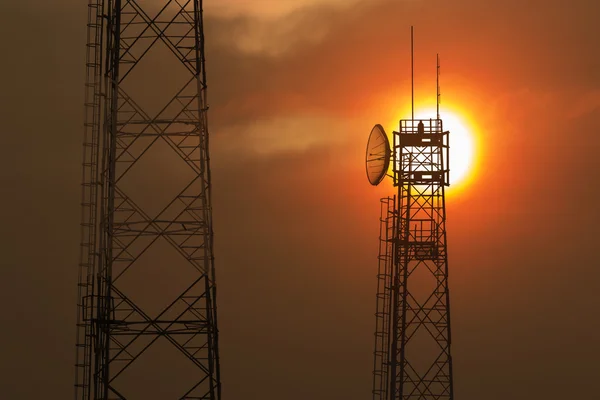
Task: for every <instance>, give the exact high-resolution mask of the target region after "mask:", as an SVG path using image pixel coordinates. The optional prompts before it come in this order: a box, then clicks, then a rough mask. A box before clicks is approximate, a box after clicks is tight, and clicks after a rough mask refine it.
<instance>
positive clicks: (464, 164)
mask: <svg viewBox="0 0 600 400" xmlns="http://www.w3.org/2000/svg"><path fill="white" fill-rule="evenodd" d="M436 113H437V111H436V109H435V107H434V108H418V109H416V110H415V119H429V118H435V116H436ZM402 118H404V119H410V111H408V115H403V117H402ZM440 118H441V120H442V124H443V129H444V131H450V136H449V143H450V155H449V161H450V187H449V188H448V192H455V191H456V190H457V189H462V188H464V187H466V186H467V184H468V183H469V182H470V181H471V179H472V178H473V175H474V172H475V163H476V147H477V146H476V144H477V143H476V140H475V139H476V137H475V132H474V131H475V129H474V127H473V125H474V124H473V123H472V122H471V121H469V120H468V118H465V117H461V114H460V113H459V112H457V111H455V110H453V109H447V108H444V109H442V110H441V111H440ZM396 124H397V122H396ZM397 129H398V128H395V130H397Z"/></svg>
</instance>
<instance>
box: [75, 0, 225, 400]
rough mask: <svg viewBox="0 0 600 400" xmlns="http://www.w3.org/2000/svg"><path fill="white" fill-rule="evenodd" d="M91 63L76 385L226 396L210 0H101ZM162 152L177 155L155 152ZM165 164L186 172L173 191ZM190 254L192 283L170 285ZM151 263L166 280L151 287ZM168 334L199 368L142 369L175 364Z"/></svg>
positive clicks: (90, 389)
mask: <svg viewBox="0 0 600 400" xmlns="http://www.w3.org/2000/svg"><path fill="white" fill-rule="evenodd" d="M153 52H154V58H152V57H151V55H150V54H151V53H153ZM156 55H158V59H159V60H163V59H164V60H170V62H172V63H174V64H177V65H179V69H178V70H176V71H173V70H172V69H168V68H167V69H165V68H162V69H161V67H164V65H157V63H156V62H155V60H156V59H157V57H156ZM86 71H87V80H86V97H85V99H86V100H85V110H86V116H85V137H84V146H83V147H84V161H83V185H82V188H83V195H82V204H81V207H82V224H81V238H82V239H81V258H80V267H79V285H78V288H79V291H78V307H77V345H76V346H77V356H76V380H75V398H76V399H78V400H88V399H89V400H91V399H106V400H108V399H129V398H165V395H163V394H161V393H149V389H148V388H149V387H150V386H152V385H151V383H154V384H155V386H156V384H158V387H161V388H162V386H168V385H171V386H173V385H174V387H173V388H172V390H171V391H170V393H171V394H170V395H171V396H173V397H174V398H177V399H210V400H218V399H220V398H221V385H220V376H219V374H220V372H219V354H218V329H217V307H216V285H215V270H214V257H213V231H212V215H211V214H212V211H211V196H210V191H211V177H210V163H209V151H208V148H209V142H208V139H209V138H208V130H207V118H206V117H207V115H206V114H207V103H206V71H205V68H204V36H203V24H202V1H201V0H194V1H191V0H169V1H167V0H165V1H163V2H162V4H159V6H158V7H157V2H154V1H149V0H90V1H89V4H88V43H87V61H86ZM174 74H177V79H170V76H172V75H174ZM173 82H176V83H175V84H173ZM169 84H171V87H168V86H169ZM165 87H168V88H165ZM169 91H170V92H169ZM165 93H170V94H168V95H166V94H165ZM155 105H157V106H156V107H153V106H155ZM153 151H154V152H155V155H156V154H158V156H159V159H160V158H162V157H164V158H165V159H168V160H169V164H168V165H161V164H160V163H158V164H157V163H156V162H154V163H152V162H151V161H148V160H149V158H150V154H151V153H152V152H153ZM156 152H158V153H156ZM153 160H154V161H155V159H153ZM171 160H175V161H174V162H171ZM174 164H178V165H174ZM161 170H167V172H164V171H163V175H164V174H166V175H167V176H169V173H170V174H172V175H171V176H172V181H173V182H177V183H179V182H180V181H182V180H183V181H182V182H181V184H180V185H179V186H178V187H177V188H176V189H175V190H174V191H173V192H172V193H173V194H172V195H170V197H169V193H167V194H166V195H165V192H166V190H165V189H164V188H163V187H162V186H161V183H160V179H158V178H157V176H158V175H159V172H160V171H161ZM142 181H147V182H149V184H148V185H147V186H149V188H150V189H147V190H146V191H143V190H141V189H140V186H141V185H142V184H143V182H142ZM165 196H166V197H165ZM165 198H166V200H165ZM161 246H162V247H161ZM165 247H167V248H169V249H171V250H169V251H165V250H164V248H165ZM153 249H158V250H153ZM153 251H154V253H153ZM156 251H158V253H156ZM156 254H159V255H160V259H158V258H157V257H156ZM181 266H183V267H182V268H184V269H185V274H183V275H185V277H186V279H187V281H186V282H185V285H184V286H180V287H177V288H175V289H174V290H175V292H173V289H172V288H171V290H166V288H167V287H168V286H169V283H168V277H169V276H170V275H169V274H172V273H173V271H174V270H175V267H181ZM150 270H152V271H153V274H154V275H153V276H152V281H153V284H154V285H153V287H154V286H157V283H158V284H159V285H160V284H162V283H164V286H165V290H164V291H163V290H157V291H153V292H151V293H149V290H148V289H147V288H146V286H148V285H149V283H150V282H149V281H148V272H147V271H150ZM163 274H164V275H163ZM132 282H133V283H132ZM173 293H174V294H173ZM140 299H146V301H145V302H144V301H140ZM159 345H160V346H162V347H160V352H159V356H160V357H162V356H163V355H164V354H163V353H164V352H165V351H171V352H175V353H177V354H178V355H179V356H182V357H180V359H181V360H183V361H182V363H183V364H184V367H185V368H186V371H187V372H186V374H187V375H186V376H188V377H189V379H187V380H185V382H184V380H182V381H181V382H179V381H177V382H175V380H176V379H170V378H160V377H161V375H160V373H159V374H158V376H159V380H160V379H163V380H162V381H160V382H145V383H143V384H139V382H138V381H136V380H135V379H134V378H135V377H136V376H142V377H143V376H145V375H146V374H147V373H149V371H152V370H154V369H157V370H161V368H162V369H167V370H169V369H172V368H174V366H172V365H161V364H163V363H161V362H158V363H154V364H152V363H150V362H149V361H150V360H149V359H146V354H148V353H150V352H151V349H152V348H157V347H158V346H159ZM190 371H191V372H190ZM175 375H178V372H177V373H176V374H175ZM164 393H166V392H164Z"/></svg>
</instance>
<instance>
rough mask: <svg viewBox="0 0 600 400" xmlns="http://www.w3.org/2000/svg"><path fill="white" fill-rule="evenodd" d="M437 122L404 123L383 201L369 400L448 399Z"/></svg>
mask: <svg viewBox="0 0 600 400" xmlns="http://www.w3.org/2000/svg"><path fill="white" fill-rule="evenodd" d="M448 137H449V132H444V131H443V129H442V120H441V119H429V120H414V119H410V120H401V121H400V132H394V139H393V146H392V165H393V167H392V168H393V178H394V186H395V187H397V194H396V195H395V196H393V197H388V198H384V199H382V200H381V206H382V207H381V219H380V226H381V228H380V247H379V271H378V275H377V276H378V288H377V311H376V314H375V316H376V333H375V352H374V356H375V362H374V375H373V399H374V400H400V399H402V400H404V399H407V400H408V399H409V400H417V399H427V400H433V399H444V400H452V399H453V396H454V395H453V380H452V357H451V354H450V342H451V337H450V300H449V291H448V258H447V251H446V227H445V222H446V209H445V187H446V186H447V185H448V183H449V169H448V149H449V145H448Z"/></svg>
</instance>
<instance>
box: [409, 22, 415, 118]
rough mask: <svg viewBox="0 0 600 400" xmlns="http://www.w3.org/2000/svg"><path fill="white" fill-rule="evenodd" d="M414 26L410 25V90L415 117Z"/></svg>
mask: <svg viewBox="0 0 600 400" xmlns="http://www.w3.org/2000/svg"><path fill="white" fill-rule="evenodd" d="M413 38H414V36H413V27H412V25H411V27H410V90H411V107H410V108H411V115H412V119H413V120H414V119H415V62H414V44H413V42H414V40H413Z"/></svg>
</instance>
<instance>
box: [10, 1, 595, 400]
mask: <svg viewBox="0 0 600 400" xmlns="http://www.w3.org/2000/svg"><path fill="white" fill-rule="evenodd" d="M599 4H600V3H598V2H597V1H592V0H588V1H584V0H578V1H570V2H566V1H559V0H546V1H527V2H525V1H517V0H507V1H495V2H487V1H486V2H483V1H479V0H455V1H451V2H450V1H441V0H431V1H427V0H410V1H409V0H406V1H399V0H396V1H392V0H389V1H388V0H372V1H368V0H362V1H358V0H357V1H353V2H349V1H341V0H327V1H326V0H321V1H318V0H311V1H308V0H307V1H283V0H282V1H275V0H273V1H266V0H265V1H259V0H257V1H242V0H228V1H216V0H215V1H211V0H206V1H205V10H206V13H205V22H206V28H205V35H206V40H207V69H208V80H209V92H208V97H209V103H210V113H209V129H210V132H211V134H212V148H211V151H212V160H213V184H214V193H213V199H214V223H215V227H214V230H215V234H216V236H215V241H216V250H215V251H216V260H217V261H216V267H217V269H218V272H217V276H218V278H217V279H218V285H219V298H218V307H219V323H220V326H219V328H220V330H221V354H222V362H221V365H222V381H223V390H224V399H225V400H228V399H240V398H245V399H261V400H300V399H303V400H305V399H314V400H325V399H346V400H361V399H366V398H370V396H371V394H370V390H371V370H372V356H371V355H372V345H373V329H374V317H373V313H374V307H375V284H376V280H375V273H376V272H375V271H376V256H377V234H378V218H379V208H378V207H379V201H378V200H379V198H380V197H382V196H385V195H387V194H388V193H391V190H392V189H391V187H390V185H389V184H386V185H383V186H380V187H378V188H373V187H371V186H370V185H369V184H368V183H367V180H366V177H365V176H364V175H365V174H364V164H363V156H364V145H365V144H366V138H367V134H368V132H369V131H370V129H371V127H372V126H373V125H374V124H375V123H382V124H384V126H385V128H386V130H388V131H391V130H392V129H394V128H395V127H394V126H393V122H394V121H395V120H396V119H397V118H399V117H400V115H399V114H400V111H399V110H405V109H406V104H407V102H408V101H409V100H410V88H409V80H408V78H409V73H410V64H409V57H408V55H409V53H408V51H409V48H410V47H409V41H408V39H409V32H410V25H411V24H412V25H415V32H416V39H415V40H416V41H415V43H416V52H415V56H416V74H415V78H416V82H417V90H416V95H417V103H418V104H421V103H422V102H423V101H424V100H425V99H431V98H432V96H431V94H432V93H435V81H434V79H435V64H434V63H435V54H436V52H439V53H440V54H441V58H442V76H441V78H442V84H441V85H442V96H443V97H442V99H443V103H442V104H443V106H448V107H453V108H456V109H459V110H461V112H462V113H464V115H465V117H466V118H468V119H470V120H471V121H472V122H473V124H474V125H476V126H477V127H478V132H477V135H478V139H479V141H480V142H481V146H480V148H481V151H480V153H479V165H478V168H477V171H476V172H475V173H474V175H473V180H472V182H471V184H470V185H469V186H468V187H466V188H464V189H463V190H460V191H455V192H454V193H451V194H450V196H449V199H448V209H447V212H448V230H449V231H448V244H449V257H450V285H451V296H452V323H453V327H452V328H453V332H452V336H453V357H454V372H455V393H456V398H457V399H460V400H480V399H485V400H500V399H502V400H505V399H507V398H510V399H514V400H531V399H544V400H558V399H561V400H562V399H570V398H583V399H591V398H593V396H596V395H597V385H596V381H597V380H598V378H599V377H600V370H599V369H598V367H597V362H596V360H597V359H598V358H599V357H600V344H599V343H600V342H599V341H598V338H597V333H596V332H597V331H598V329H600V322H599V321H598V318H597V314H598V311H597V310H598V307H599V306H600V281H599V279H600V268H599V267H600V263H599V261H598V257H597V255H596V249H597V248H598V247H599V245H600V234H599V233H598V232H599V230H598V227H599V226H600V211H599V210H598V206H597V205H598V196H599V195H600V188H599V187H598V184H597V182H598V176H599V174H600V157H598V154H599V153H600V122H599V121H600V53H599V52H598V43H599V40H600V24H598V22H597V17H598V15H600V6H599ZM251 6H252V7H251ZM86 8H87V7H86V4H85V2H83V1H79V2H77V1H74V0H60V1H55V2H52V4H50V3H49V2H40V1H33V0H29V1H20V2H4V3H2V4H1V5H0V33H2V35H1V37H2V39H1V40H2V49H3V55H4V57H3V62H2V64H1V67H0V70H2V72H3V74H2V97H1V98H0V101H1V102H2V104H1V105H2V107H0V110H1V111H0V113H1V114H0V116H1V117H2V118H1V120H2V122H3V123H2V128H1V132H2V134H1V135H0V140H1V142H0V160H1V163H2V167H3V168H0V182H1V183H2V187H3V191H2V193H3V196H2V200H1V201H2V205H3V207H2V210H3V212H2V217H3V218H2V224H0V237H1V238H2V243H3V246H2V250H3V253H4V256H3V257H2V268H1V269H0V271H1V272H0V274H1V275H0V281H1V282H2V283H1V285H2V286H1V287H0V293H1V294H2V300H3V301H2V303H1V304H2V305H1V306H0V307H1V309H0V311H1V314H0V315H2V316H3V324H4V325H3V326H4V329H2V332H1V333H0V340H1V342H2V343H3V349H2V353H3V355H2V357H1V358H0V373H1V374H0V376H2V378H0V390H1V393H2V397H5V398H7V399H15V400H19V399H33V398H45V399H57V400H58V399H64V398H68V397H70V396H71V395H72V387H73V381H74V368H73V362H74V340H75V315H76V314H75V313H76V309H75V299H76V281H77V262H78V242H79V225H78V224H79V214H80V211H79V201H80V199H79V190H80V187H79V184H80V178H81V171H80V163H81V141H82V124H83V120H82V118H83V82H84V46H85V40H86V37H85V24H86V18H87V10H86ZM170 79H173V80H175V79H177V76H166V77H165V82H166V81H168V80H170ZM160 84H161V83H157V85H160ZM442 117H443V108H442ZM166 171H167V172H165V173H168V169H167V170H166ZM149 284H151V283H149Z"/></svg>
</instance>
